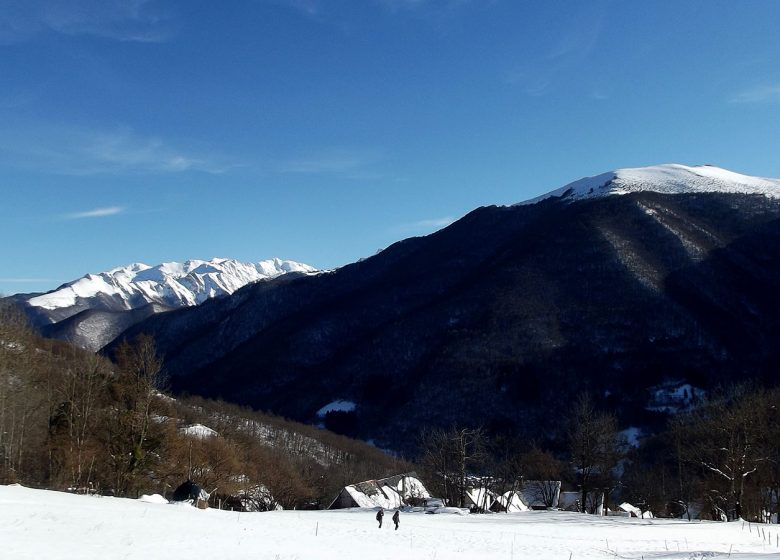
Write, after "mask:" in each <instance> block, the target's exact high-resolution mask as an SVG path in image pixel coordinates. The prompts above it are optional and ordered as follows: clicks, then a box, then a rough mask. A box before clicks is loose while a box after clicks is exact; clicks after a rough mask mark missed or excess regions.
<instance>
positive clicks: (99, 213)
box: [63, 206, 125, 220]
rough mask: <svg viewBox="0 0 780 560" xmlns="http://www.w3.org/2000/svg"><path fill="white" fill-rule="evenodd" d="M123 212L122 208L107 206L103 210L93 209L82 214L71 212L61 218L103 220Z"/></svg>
mask: <svg viewBox="0 0 780 560" xmlns="http://www.w3.org/2000/svg"><path fill="white" fill-rule="evenodd" d="M124 211H125V208H124V207H123V206H107V207H105V208H93V209H92V210H85V211H83V212H73V213H72V214H65V216H63V217H64V218H65V219H66V220H83V219H85V218H104V217H106V216H115V215H117V214H121V213H122V212H124Z"/></svg>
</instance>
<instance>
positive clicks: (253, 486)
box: [0, 304, 410, 510]
mask: <svg viewBox="0 0 780 560" xmlns="http://www.w3.org/2000/svg"><path fill="white" fill-rule="evenodd" d="M111 358H112V359H108V358H107V357H104V356H101V355H97V354H93V353H90V352H86V351H83V350H80V349H78V348H76V347H74V346H72V345H69V344H67V343H64V342H61V341H55V340H50V339H44V338H41V337H39V336H37V335H36V334H35V333H34V332H33V331H32V330H31V329H30V328H29V327H28V325H27V323H26V320H25V318H24V316H23V314H22V313H21V312H19V311H18V309H17V308H15V307H14V306H12V305H10V304H0V484H8V483H15V482H19V483H22V484H25V485H29V486H33V487H41V488H52V489H60V490H71V491H80V492H90V493H102V494H112V495H117V496H129V497H137V496H139V495H140V494H150V493H159V494H162V495H164V496H166V497H170V496H171V495H172V493H173V490H174V489H175V488H176V487H177V486H178V485H179V484H180V483H182V482H184V481H185V480H188V479H192V480H194V481H196V482H197V483H198V484H200V485H201V486H202V487H203V488H204V489H206V490H207V491H210V492H212V494H213V499H212V502H213V503H212V505H213V506H214V505H223V506H225V505H229V506H230V507H238V508H243V507H250V508H251V509H255V510H257V509H260V510H262V509H274V508H276V507H278V506H281V507H284V508H293V507H313V508H316V507H324V506H327V505H328V503H329V501H330V500H331V499H332V498H333V497H334V496H335V495H336V494H337V493H338V491H339V490H340V489H341V488H342V487H343V486H344V485H346V484H350V483H354V482H356V481H360V480H366V479H371V478H377V477H381V476H387V475H391V474H394V473H397V472H403V471H405V470H409V468H410V467H409V465H408V464H407V463H405V462H404V461H402V460H400V459H397V458H394V457H392V456H389V455H387V454H385V453H383V452H381V451H379V450H377V449H375V448H373V447H371V446H369V445H367V444H365V443H363V442H359V441H357V440H352V439H349V438H346V437H343V436H338V435H336V434H332V433H330V432H327V431H325V430H319V429H317V428H315V427H312V426H307V425H303V424H299V423H296V422H291V421H288V420H285V419H283V418H279V417H275V416H272V415H268V414H264V413H261V412H257V411H253V410H251V409H248V408H244V407H240V406H237V405H231V404H228V403H224V402H219V401H212V400H206V399H202V398H198V397H188V398H177V399H173V398H171V397H170V396H167V395H166V394H165V392H164V390H163V389H164V384H165V383H164V382H165V379H164V370H163V368H162V360H161V358H160V356H158V355H157V353H156V350H155V346H154V342H153V340H152V339H151V338H150V337H147V336H143V335H142V336H139V337H137V338H136V339H133V340H131V341H126V342H124V343H123V344H121V345H120V346H119V348H118V349H117V351H116V352H115V353H114V355H113V356H111ZM197 424H202V425H204V426H207V427H208V428H210V429H212V430H214V433H211V432H207V433H198V432H197V430H196V431H194V432H193V431H191V430H187V427H188V426H189V427H191V426H193V425H197Z"/></svg>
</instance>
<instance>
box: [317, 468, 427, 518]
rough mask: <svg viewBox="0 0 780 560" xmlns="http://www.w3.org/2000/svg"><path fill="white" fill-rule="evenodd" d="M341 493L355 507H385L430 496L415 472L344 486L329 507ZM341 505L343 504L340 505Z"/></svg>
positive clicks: (335, 502)
mask: <svg viewBox="0 0 780 560" xmlns="http://www.w3.org/2000/svg"><path fill="white" fill-rule="evenodd" d="M342 493H346V494H348V495H349V497H350V498H351V499H352V501H353V502H354V503H355V504H356V505H357V507H365V508H375V507H383V508H386V509H393V508H398V507H401V506H403V505H405V504H406V503H407V502H408V501H409V500H410V499H411V498H421V499H426V498H430V497H431V496H430V494H429V493H428V490H427V489H426V488H425V485H424V484H423V483H422V481H421V480H420V479H419V478H417V476H416V474H415V473H408V474H403V475H396V476H391V477H388V478H382V479H379V480H366V481H364V482H358V483H356V484H350V485H349V486H345V487H344V489H343V490H342V491H341V493H339V495H338V496H337V497H336V498H335V499H334V500H333V502H332V503H331V505H330V507H331V508H332V507H334V506H335V505H337V504H338V502H339V498H341V496H342ZM341 507H343V506H341Z"/></svg>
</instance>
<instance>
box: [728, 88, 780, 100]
mask: <svg viewBox="0 0 780 560" xmlns="http://www.w3.org/2000/svg"><path fill="white" fill-rule="evenodd" d="M729 101H730V102H731V103H776V102H780V84H777V85H765V86H756V87H753V88H749V89H746V90H743V91H741V92H739V93H737V94H736V95H734V96H733V97H732V98H731V99H729Z"/></svg>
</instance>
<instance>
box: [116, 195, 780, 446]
mask: <svg viewBox="0 0 780 560" xmlns="http://www.w3.org/2000/svg"><path fill="white" fill-rule="evenodd" d="M584 192H585V193H586V194H587V193H588V192H592V189H591V191H584ZM779 219H780V201H778V200H777V199H775V198H772V197H770V196H764V195H762V194H744V193H736V192H692V193H687V194H686V193H678V194H664V193H658V192H652V191H649V190H641V189H639V190H637V191H636V192H629V193H628V194H624V195H622V196H603V197H588V196H583V197H581V198H576V197H574V198H568V199H567V197H565V196H564V197H563V198H559V197H551V198H548V199H545V200H542V201H541V202H538V203H536V204H531V205H521V206H514V207H486V208H480V209H477V210H475V211H473V212H471V213H470V214H468V215H467V216H465V217H464V218H463V219H461V220H459V221H458V222H456V223H454V224H452V225H451V226H449V227H448V228H446V229H444V230H441V231H439V232H437V233H435V234H433V235H430V236H427V237H424V238H413V239H408V240H405V241H402V242H399V243H396V244H395V245H393V246H391V247H389V248H388V249H386V250H385V251H383V252H381V253H380V254H378V255H376V256H374V257H372V258H369V259H366V260H364V261H361V262H358V263H355V264H351V265H348V266H345V267H343V268H341V269H338V270H336V271H334V272H331V273H326V274H320V275H318V276H310V277H302V278H287V279H286V278H284V277H282V278H280V279H277V280H276V281H274V282H268V283H260V284H256V285H250V286H247V287H245V288H243V289H241V290H239V291H238V292H236V293H235V294H233V295H232V296H230V297H227V298H221V299H217V300H213V301H208V302H206V303H204V304H203V305H201V306H199V307H196V308H192V309H186V310H180V311H173V312H169V313H166V314H163V315H157V316H154V317H152V318H150V319H148V320H146V321H145V322H143V323H140V324H139V325H136V326H135V327H133V328H132V329H130V330H129V331H128V332H127V333H125V334H126V335H127V336H132V335H133V334H134V333H137V332H147V333H150V334H153V335H154V336H155V338H156V340H157V343H158V345H159V349H160V351H161V352H162V353H163V354H164V356H165V359H166V367H167V370H168V372H169V374H170V375H171V385H172V387H173V389H174V390H176V391H186V392H191V393H197V394H202V395H206V396H221V397H223V398H225V399H227V400H230V401H235V402H239V403H243V404H249V405H252V406H255V407H258V408H261V409H267V410H271V411H273V412H275V413H278V414H283V415H286V416H289V417H291V418H294V419H298V420H304V421H316V420H317V417H316V413H317V411H318V410H319V409H320V408H321V407H323V406H324V405H326V404H328V403H330V402H332V401H335V400H339V399H344V400H349V401H353V402H355V403H356V404H357V407H356V411H355V415H356V417H355V418H354V421H355V422H354V430H355V434H356V435H358V436H361V437H365V438H373V439H374V440H376V441H377V442H379V443H381V444H382V445H389V446H392V447H395V448H404V447H406V448H410V447H413V446H414V444H415V437H416V434H417V432H418V430H419V428H420V427H421V426H423V425H429V424H437V425H449V424H452V423H460V424H467V425H482V426H485V427H487V428H488V429H490V430H493V431H498V432H502V431H507V432H512V433H513V434H517V435H521V436H523V435H525V436H528V437H534V438H537V439H544V438H545V437H555V436H556V435H560V433H561V430H562V428H563V426H562V423H561V421H560V417H561V415H562V413H565V411H566V409H567V408H568V407H569V406H570V403H571V402H572V400H573V399H574V398H575V397H576V396H577V395H578V394H579V393H581V392H583V391H588V392H590V393H591V394H592V395H594V396H596V397H597V399H599V402H600V404H602V405H603V406H607V407H609V408H614V409H616V410H617V412H618V414H619V416H620V418H621V421H622V422H623V423H624V425H640V426H641V425H645V426H647V425H652V424H653V423H654V422H657V421H659V420H660V418H659V417H660V416H661V414H660V413H659V412H657V411H652V410H647V408H648V406H649V402H650V399H651V394H650V388H651V387H654V386H657V385H659V384H661V383H664V382H668V381H674V382H680V383H681V382H688V383H691V384H693V385H695V386H697V387H700V388H703V389H705V390H709V389H711V388H713V387H715V386H717V385H719V384H722V383H731V382H735V381H739V380H744V379H748V378H760V379H763V380H767V381H772V382H774V381H775V380H776V378H777V374H778V362H780V359H779V355H778V350H777V348H780V340H779V339H780V334H779V333H780V329H779V328H778V327H780V324H778V323H780V313H778V312H779V311H780V221H778V220H779Z"/></svg>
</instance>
